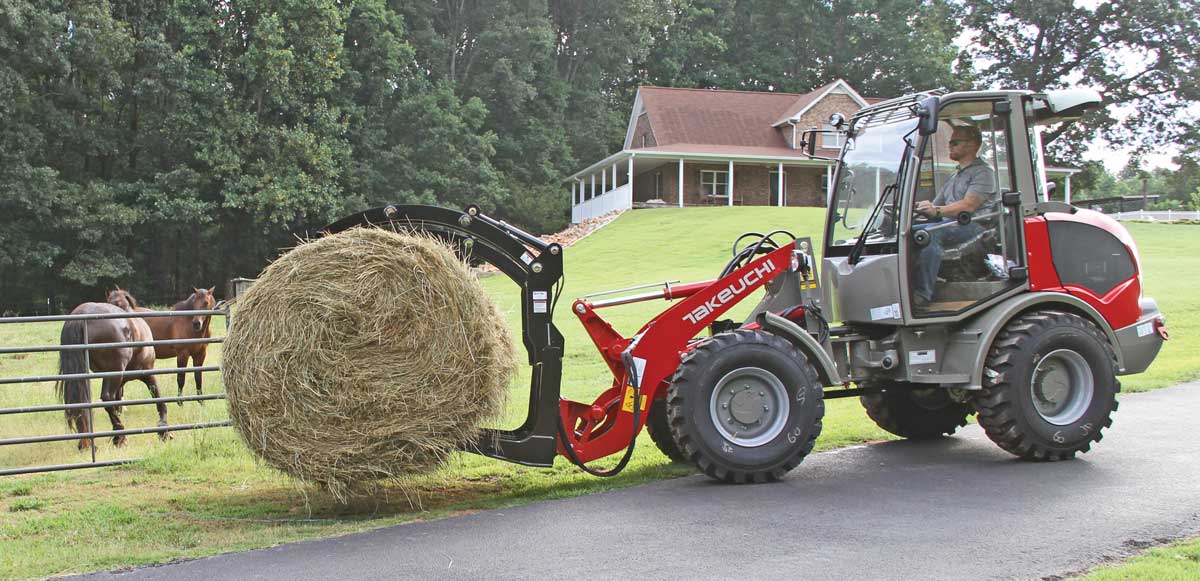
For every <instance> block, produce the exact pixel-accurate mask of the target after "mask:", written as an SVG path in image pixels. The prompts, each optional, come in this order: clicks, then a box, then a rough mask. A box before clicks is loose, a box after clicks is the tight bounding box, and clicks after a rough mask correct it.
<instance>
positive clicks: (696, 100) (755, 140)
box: [631, 81, 880, 157]
mask: <svg viewBox="0 0 1200 581" xmlns="http://www.w3.org/2000/svg"><path fill="white" fill-rule="evenodd" d="M838 83H843V82H842V81H833V82H832V83H829V84H827V85H824V86H822V87H820V88H818V89H815V90H813V91H810V92H808V93H804V94H797V93H768V92H756V91H730V90H714V89H681V88H672V87H650V86H646V87H641V88H640V96H641V99H642V106H643V107H644V108H645V112H646V115H647V116H648V117H649V120H650V126H651V127H652V128H653V130H654V140H655V143H656V145H655V147H650V148H639V149H641V150H660V151H674V152H680V153H685V152H687V153H714V154H719V153H730V154H731V153H734V152H735V149H734V148H737V149H741V150H742V153H745V154H750V155H766V156H783V157H805V156H804V155H803V154H801V153H800V152H798V151H797V150H795V149H792V148H791V147H789V146H788V144H787V142H786V141H784V137H783V133H782V132H781V131H780V129H779V128H778V127H777V125H779V124H780V123H783V122H786V121H787V120H788V119H790V118H792V117H794V116H795V115H796V114H797V113H799V112H801V111H803V110H804V109H805V108H807V107H808V106H810V105H812V104H813V102H814V101H816V100H817V99H819V98H820V97H821V96H822V95H824V94H825V93H826V92H827V91H828V90H829V89H830V88H831V87H833V86H834V85H837V84H838ZM843 84H844V83H843ZM848 86H849V85H847V87H848ZM851 90H852V89H851ZM864 100H865V101H867V102H868V103H871V102H877V101H879V100H880V99H864ZM631 130H632V128H631ZM751 148H752V149H753V150H754V151H753V152H751V151H750V149H751ZM821 150H822V151H821V155H833V154H836V151H833V150H828V151H827V150H825V148H821Z"/></svg>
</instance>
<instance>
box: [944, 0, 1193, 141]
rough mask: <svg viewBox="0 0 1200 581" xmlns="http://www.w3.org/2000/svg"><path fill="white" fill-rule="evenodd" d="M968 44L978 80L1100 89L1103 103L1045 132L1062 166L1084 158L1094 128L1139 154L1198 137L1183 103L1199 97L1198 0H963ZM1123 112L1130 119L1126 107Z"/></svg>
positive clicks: (1015, 85) (1026, 86) (1037, 88)
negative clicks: (971, 38)
mask: <svg viewBox="0 0 1200 581" xmlns="http://www.w3.org/2000/svg"><path fill="white" fill-rule="evenodd" d="M964 5H965V9H966V13H967V19H966V22H967V24H968V26H969V27H970V28H971V29H972V30H973V31H974V33H975V35H976V43H975V45H974V46H973V47H972V48H971V49H970V50H969V52H970V54H971V56H972V57H973V58H974V59H976V60H977V61H978V62H984V63H989V64H987V65H986V66H984V67H983V69H982V70H981V71H980V72H979V75H980V80H981V81H982V82H983V83H984V84H990V85H1001V86H1006V87H1012V88H1022V89H1030V90H1034V91H1043V90H1048V89H1058V88H1064V87H1072V86H1088V87H1094V88H1096V89H1098V90H1100V91H1101V92H1102V93H1103V94H1104V97H1105V102H1106V103H1107V104H1108V105H1109V106H1108V107H1106V108H1105V109H1103V110H1100V111H1097V112H1094V113H1092V114H1090V115H1088V116H1087V117H1086V118H1085V119H1084V121H1083V123H1076V124H1064V125H1061V126H1059V127H1056V128H1052V130H1051V131H1049V132H1048V133H1047V134H1046V135H1045V137H1044V139H1045V142H1046V143H1047V144H1048V145H1049V144H1053V145H1052V147H1050V148H1049V149H1050V154H1051V155H1052V156H1053V157H1054V158H1055V160H1056V161H1057V162H1059V163H1072V162H1077V161H1078V160H1079V159H1080V154H1081V153H1082V149H1083V147H1084V144H1085V143H1087V142H1089V141H1090V140H1091V138H1092V137H1095V136H1097V135H1099V136H1101V137H1104V138H1105V139H1107V140H1108V141H1110V142H1113V143H1129V144H1134V145H1136V146H1137V150H1138V151H1139V152H1146V151H1149V150H1151V149H1153V148H1154V147H1156V146H1160V145H1164V144H1168V143H1184V142H1188V141H1191V142H1195V140H1196V138H1197V134H1196V129H1195V126H1196V124H1195V119H1194V117H1193V116H1191V115H1188V114H1187V113H1186V111H1187V108H1188V107H1189V106H1190V105H1192V104H1194V103H1196V102H1197V100H1198V99H1200V83H1197V82H1196V81H1197V68H1196V61H1197V56H1196V55H1197V53H1196V48H1195V47H1196V46H1198V45H1200V21H1197V19H1196V16H1195V15H1196V14H1197V12H1198V9H1200V2H1197V1H1196V0H1178V1H1175V0H1171V1H1168V0H1115V1H1113V2H1100V3H1098V4H1097V5H1096V6H1095V7H1094V8H1091V7H1088V6H1085V5H1081V4H1079V3H1076V2H1073V1H1072V0H966V1H965V2H964ZM1126 112H1128V113H1129V114H1128V116H1124V117H1123V114H1124V113H1126Z"/></svg>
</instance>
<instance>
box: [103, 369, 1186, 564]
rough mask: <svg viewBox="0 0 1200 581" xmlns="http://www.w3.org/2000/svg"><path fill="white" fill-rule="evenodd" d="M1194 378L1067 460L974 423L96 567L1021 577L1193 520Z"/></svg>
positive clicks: (1166, 535) (1131, 408) (1182, 528)
mask: <svg viewBox="0 0 1200 581" xmlns="http://www.w3.org/2000/svg"><path fill="white" fill-rule="evenodd" d="M1198 412H1200V383H1191V384H1184V385H1180V386H1176V387H1172V388H1168V389H1162V390H1158V391H1154V392H1151V393H1145V394H1133V395H1129V396H1126V397H1124V398H1122V400H1121V407H1120V410H1119V411H1118V412H1117V414H1116V416H1115V423H1114V425H1113V427H1112V428H1109V429H1108V430H1107V431H1106V434H1105V438H1104V440H1103V442H1101V443H1100V444H1098V445H1097V446H1096V447H1095V448H1094V449H1093V451H1092V452H1090V453H1088V454H1085V455H1083V456H1080V457H1079V458H1078V459H1077V460H1074V461H1070V462H1059V463H1053V464H1034V463H1028V462H1022V461H1018V460H1015V459H1013V457H1012V456H1010V455H1008V454H1007V453H1005V452H1003V451H1001V450H1000V449H999V448H997V447H996V446H995V445H993V444H992V443H991V441H989V440H988V439H987V437H986V436H985V435H984V434H983V431H982V430H981V429H980V428H979V427H978V426H969V427H967V428H964V429H963V430H962V431H960V433H959V435H958V436H955V437H953V438H946V439H943V440H940V441H936V442H928V443H914V442H888V443H882V444H873V445H868V446H857V447H852V448H847V449H842V450H837V451H832V452H825V453H821V454H815V455H813V456H810V457H809V458H808V459H807V460H805V461H804V463H803V464H801V465H800V467H799V468H797V469H796V470H794V471H793V472H792V473H791V474H790V475H789V477H788V478H787V479H785V480H784V481H783V482H780V483H776V484H766V485H757V486H731V485H722V484H717V483H714V482H712V481H710V480H709V479H707V478H705V477H701V476H693V477H687V478H679V479H675V480H669V481H663V482H656V483H652V484H647V485H643V486H637V487H633V488H628V489H624V490H619V491H614V492H608V493H601V494H594V495H590V496H585V497H580V498H572V499H566V500H557V501H549V502H541V503H537V504H532V505H527V506H521V507H517V508H511V509H504V510H495V511H488V512H481V513H476V514H472V515H468V516H462V517H455V518H447V519H443V520H437V521H431V522H421V523H413V524H407V525H400V526H395V527H390V528H386V529H381V530H377V531H372V532H368V533H362V534H356V535H350V536H345V537H339V538H333V539H325V540H319V541H310V542H303V543H296V544H291V545H284V546H280V547H275V548H272V549H264V550H258V551H251V552H247V553H235V554H228V555H221V556H217V557H212V558H207V559H200V560H196V561H190V562H185V563H178V564H173V565H167V566H160V567H150V568H144V569H137V570H133V571H128V572H124V573H120V574H110V573H103V574H98V575H93V576H90V577H91V578H101V579H109V578H116V579H170V580H172V581H180V580H185V579H197V580H201V579H203V580H206V581H207V580H211V579H287V580H297V581H298V580H305V579H312V580H320V581H328V580H331V579H396V578H420V579H429V578H488V579H492V578H495V579H514V578H534V577H538V578H556V579H561V578H567V577H600V578H615V577H634V576H636V577H637V578H653V579H660V578H684V577H687V578H693V577H702V578H723V579H769V578H788V579H796V578H812V579H831V578H855V579H905V580H910V579H964V578H973V579H1030V578H1034V579H1036V578H1042V577H1047V576H1054V575H1065V574H1069V573H1072V572H1079V571H1081V570H1083V569H1086V568H1087V567H1089V566H1091V565H1094V564H1096V563H1097V562H1098V560H1100V559H1101V558H1103V557H1106V556H1107V557H1124V556H1127V555H1129V554H1131V553H1132V552H1134V551H1136V550H1137V549H1138V548H1140V547H1144V546H1145V545H1146V544H1149V543H1156V542H1162V541H1164V540H1167V539H1174V538H1179V537H1183V536H1190V535H1194V534H1198V533H1200V454H1197V451H1196V448H1197V445H1198V444H1200V436H1198V435H1197V415H1198Z"/></svg>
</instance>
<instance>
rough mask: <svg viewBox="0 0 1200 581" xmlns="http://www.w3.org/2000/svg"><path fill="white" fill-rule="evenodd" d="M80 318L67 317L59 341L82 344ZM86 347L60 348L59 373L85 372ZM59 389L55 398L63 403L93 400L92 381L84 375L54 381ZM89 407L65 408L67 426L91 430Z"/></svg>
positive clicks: (64, 343) (77, 430)
mask: <svg viewBox="0 0 1200 581" xmlns="http://www.w3.org/2000/svg"><path fill="white" fill-rule="evenodd" d="M84 324H85V323H84V322H83V321H67V323H66V324H65V325H63V329H62V335H61V336H60V337H59V344H61V345H82V344H83V343H84V340H83V325H84ZM85 353H86V351H82V350H78V351H59V352H58V373H59V374H60V375H76V374H81V373H87V372H88V369H87V357H86V355H85ZM55 388H56V389H57V390H58V399H59V400H60V401H62V402H63V403H67V404H70V403H91V402H92V385H91V382H90V381H88V380H86V379H67V380H61V381H59V382H58V383H56V384H55ZM89 411H90V410H87V409H74V410H67V411H66V415H67V426H68V427H70V428H73V429H74V430H75V431H76V432H78V433H84V432H90V431H92V422H91V414H89V413H88V412H89Z"/></svg>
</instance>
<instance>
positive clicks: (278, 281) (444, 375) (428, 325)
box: [223, 228, 514, 500]
mask: <svg viewBox="0 0 1200 581" xmlns="http://www.w3.org/2000/svg"><path fill="white" fill-rule="evenodd" d="M223 365H224V369H223V373H224V380H225V389H226V392H227V394H228V401H229V412H230V416H231V417H232V419H233V424H234V426H235V427H236V429H237V431H238V433H240V434H241V436H242V438H243V439H244V440H245V441H246V443H247V444H248V445H249V447H250V449H251V450H253V451H254V453H255V454H257V455H258V457H259V458H261V459H262V460H264V461H266V463H268V464H270V465H271V466H274V467H275V468H278V469H280V470H282V471H284V472H287V473H288V474H290V475H292V476H294V477H296V478H299V479H302V480H305V481H310V482H316V483H319V484H321V485H323V486H325V487H326V488H328V489H329V491H330V492H331V493H332V494H333V495H334V496H335V497H337V498H338V499H341V500H345V499H346V497H347V495H348V494H351V493H354V492H357V491H359V490H365V489H367V488H369V485H370V484H372V483H374V482H375V481H378V480H380V479H392V478H396V477H399V476H405V475H411V474H416V473H421V472H426V471H429V470H431V469H432V468H434V467H436V466H437V465H438V464H440V463H441V462H442V461H443V460H444V459H445V458H446V457H447V455H448V454H450V453H451V452H452V451H454V450H455V449H457V448H458V447H459V445H460V444H462V443H464V442H469V441H472V440H473V439H474V438H476V437H477V435H478V433H479V429H480V426H481V424H483V423H484V422H486V421H487V420H489V419H491V418H494V417H496V416H498V415H499V413H500V411H501V408H502V406H503V399H504V393H505V390H506V386H507V384H508V380H509V378H510V377H511V376H512V374H513V371H514V353H513V341H512V337H511V335H510V333H509V331H508V327H507V325H506V324H505V320H504V316H503V315H502V314H501V313H500V312H499V310H498V309H497V308H496V307H495V305H493V304H492V302H491V301H490V300H489V299H488V297H487V295H486V294H485V292H484V290H483V287H482V286H480V285H479V283H478V282H477V281H476V280H475V277H474V276H472V275H471V273H470V271H469V270H468V268H467V266H466V265H465V264H463V263H462V262H461V261H460V260H459V259H458V258H457V257H456V256H455V255H454V253H453V252H452V251H451V250H450V249H449V248H448V247H447V246H445V245H444V244H442V243H440V242H438V241H436V240H435V239H433V238H430V237H423V236H411V235H404V234H397V233H394V232H389V231H384V230H379V229H373V228H355V229H352V230H348V231H346V232H342V233H339V234H335V235H332V236H326V237H324V238H320V239H317V240H315V241H312V242H308V243H305V244H302V245H300V246H299V247H297V248H295V249H293V250H291V251H290V252H288V253H286V254H284V255H283V256H282V257H280V258H279V260H277V261H275V262H274V263H273V264H271V265H270V266H269V267H267V269H266V270H265V271H263V273H262V275H261V276H260V277H259V278H258V280H257V282H255V283H254V285H253V286H252V287H251V288H250V289H249V290H248V291H247V292H246V294H245V295H243V296H242V297H240V298H239V299H238V303H237V308H236V311H235V313H234V317H233V320H232V324H231V326H230V330H229V334H228V336H227V337H226V343H225V355H224V362H223ZM363 485H367V486H363Z"/></svg>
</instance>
